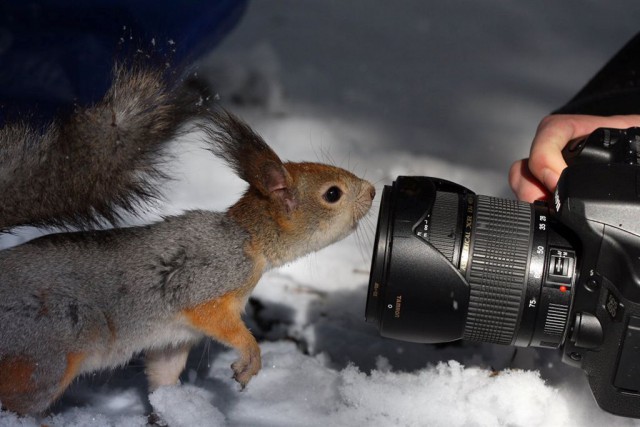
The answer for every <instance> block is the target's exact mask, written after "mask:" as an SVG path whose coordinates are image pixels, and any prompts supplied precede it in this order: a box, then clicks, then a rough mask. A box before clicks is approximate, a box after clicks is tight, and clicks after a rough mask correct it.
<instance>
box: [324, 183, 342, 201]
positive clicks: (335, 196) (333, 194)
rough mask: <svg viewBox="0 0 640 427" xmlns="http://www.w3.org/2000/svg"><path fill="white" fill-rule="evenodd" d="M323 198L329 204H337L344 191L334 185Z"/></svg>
mask: <svg viewBox="0 0 640 427" xmlns="http://www.w3.org/2000/svg"><path fill="white" fill-rule="evenodd" d="M322 197H323V198H324V199H325V200H326V201H327V202H329V203H335V202H337V201H338V200H340V197H342V190H341V189H340V188H338V187H336V186H335V185H334V186H333V187H331V188H329V189H328V190H327V191H326V192H325V193H324V194H323V195H322Z"/></svg>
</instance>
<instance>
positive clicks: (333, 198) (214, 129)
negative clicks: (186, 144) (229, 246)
mask: <svg viewBox="0 0 640 427" xmlns="http://www.w3.org/2000/svg"><path fill="white" fill-rule="evenodd" d="M212 119H213V120H212V122H211V123H210V124H208V125H206V126H205V127H204V129H205V131H206V133H207V134H208V136H209V137H210V138H208V142H209V143H210V144H211V148H210V150H211V151H212V152H214V153H215V154H216V155H218V156H220V157H222V158H223V159H224V160H225V161H226V162H227V163H228V164H229V165H230V166H231V167H232V168H233V169H234V170H235V172H236V173H237V175H238V176H239V177H240V178H242V179H244V180H245V181H246V182H248V183H249V188H248V189H247V191H246V193H245V194H244V195H243V196H242V198H241V199H240V200H239V201H238V202H237V203H236V204H235V205H233V206H232V207H231V208H230V209H229V215H230V216H231V217H232V218H233V219H234V220H236V221H237V222H238V223H239V224H240V225H241V226H243V227H244V228H245V229H247V230H248V232H249V234H250V235H251V236H252V245H253V247H254V250H256V251H258V252H261V253H262V254H263V255H264V256H265V258H266V261H267V262H268V263H269V264H270V265H272V266H277V265H281V264H284V263H286V262H289V261H292V260H294V259H296V258H298V257H300V256H303V255H306V254H308V253H310V252H313V251H316V250H319V249H321V248H323V247H325V246H327V245H329V244H331V243H334V242H336V241H338V240H341V239H343V238H344V237H346V236H347V235H348V234H350V233H351V232H352V231H353V230H354V229H355V228H356V226H357V224H358V221H359V220H360V219H361V218H362V217H363V216H364V215H365V214H366V213H367V212H368V211H369V208H370V207H371V203H372V201H373V198H374V197H375V189H374V187H373V186H372V185H371V184H370V183H369V182H367V181H365V180H363V179H361V178H358V177H357V176H355V175H354V174H352V173H351V172H349V171H347V170H345V169H342V168H339V167H335V166H330V165H326V164H322V163H309V162H301V163H296V162H286V163H284V162H282V161H281V160H280V158H279V157H278V156H277V155H276V153H275V152H274V151H273V150H272V149H271V148H270V147H269V146H268V145H267V144H266V143H265V142H264V140H263V139H262V138H261V137H260V136H259V135H257V134H256V133H255V132H254V131H253V130H252V129H251V128H250V127H249V126H248V125H246V124H245V123H243V122H242V121H241V120H239V119H238V118H236V117H234V116H233V115H231V114H230V113H228V112H226V111H221V112H215V113H212Z"/></svg>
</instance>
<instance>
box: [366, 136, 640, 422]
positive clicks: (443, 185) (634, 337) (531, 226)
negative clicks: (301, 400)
mask: <svg viewBox="0 0 640 427" xmlns="http://www.w3.org/2000/svg"><path fill="white" fill-rule="evenodd" d="M563 156H564V159H565V161H566V162H567V165H568V167H567V168H566V169H565V170H564V171H563V173H562V175H561V177H560V180H559V182H558V186H557V189H556V191H555V194H554V195H553V200H551V201H550V203H546V202H536V203H533V204H529V203H525V202H521V201H517V200H511V199H502V198H496V197H490V196H483V195H476V194H475V193H474V192H472V191H471V190H469V189H467V188H465V187H463V186H461V185H458V184H456V183H453V182H450V181H446V180H443V179H438V178H429V177H410V176H400V177H398V178H397V179H396V181H394V182H393V184H392V185H391V186H385V188H384V191H383V193H382V201H381V206H380V215H379V218H378V225H377V229H376V237H375V244H374V252H373V260H372V265H371V273H370V280H369V288H368V295H367V303H366V320H367V321H368V322H370V323H373V324H375V325H376V326H377V327H378V330H379V331H380V334H381V335H382V336H384V337H389V338H394V339H399V340H405V341H413V342H420V343H442V342H449V341H455V340H458V339H464V340H472V341H481V342H489V343H496V344H504V345H513V346H521V347H527V346H534V347H544V348H551V349H561V351H562V360H563V361H564V362H566V363H569V364H571V365H574V366H576V367H580V368H582V369H583V370H584V371H585V373H586V374H587V377H588V380H589V385H590V387H591V390H592V392H593V395H594V397H595V399H596V401H597V403H598V404H599V405H600V407H601V408H602V409H604V410H606V411H608V412H611V413H614V414H617V415H622V416H627V417H635V418H639V417H640V128H629V129H608V128H601V129H597V130H596V131H594V132H593V133H591V134H590V135H588V136H586V137H583V138H580V139H576V140H573V141H571V142H570V143H569V144H568V145H567V147H565V149H564V150H563Z"/></svg>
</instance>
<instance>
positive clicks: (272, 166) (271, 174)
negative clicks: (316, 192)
mask: <svg viewBox="0 0 640 427" xmlns="http://www.w3.org/2000/svg"><path fill="white" fill-rule="evenodd" d="M262 177H263V180H262V181H263V182H262V184H263V186H262V188H258V189H259V190H260V191H261V192H262V193H263V194H265V195H268V196H269V197H270V198H272V199H276V200H278V201H279V202H280V203H281V204H282V206H283V207H284V209H285V211H286V212H287V215H290V214H291V213H292V212H293V211H294V209H295V208H296V206H298V202H297V200H296V198H295V195H294V193H293V191H291V178H290V176H289V173H288V172H287V170H286V169H285V168H284V166H282V164H277V163H273V162H268V163H266V164H265V165H264V167H263V173H262Z"/></svg>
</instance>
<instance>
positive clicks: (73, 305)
mask: <svg viewBox="0 0 640 427" xmlns="http://www.w3.org/2000/svg"><path fill="white" fill-rule="evenodd" d="M247 239H248V235H247V233H246V232H245V231H244V230H242V229H240V228H239V227H238V226H237V225H236V224H235V223H234V222H233V221H232V220H230V219H229V218H227V217H226V215H225V214H223V213H215V212H204V211H191V212H188V213H185V214H184V215H181V216H177V217H171V218H167V219H166V220H165V221H162V222H158V223H156V224H152V225H149V226H145V227H135V228H125V229H118V230H104V231H94V232H78V233H66V234H54V235H48V236H44V237H41V238H39V239H36V240H33V241H31V242H28V243H26V244H24V245H21V246H18V247H15V248H12V249H9V250H5V251H2V252H0V284H2V286H0V358H1V357H2V356H7V355H22V354H28V355H29V356H30V357H31V358H33V359H34V360H38V361H39V365H38V370H37V371H36V372H35V373H34V380H35V381H36V382H37V383H39V384H40V383H42V384H47V382H49V381H50V382H51V385H50V386H49V387H44V388H45V389H46V390H47V392H45V393H43V394H44V396H43V397H46V398H47V399H44V400H43V401H42V402H39V404H38V405H37V406H36V410H44V409H46V407H47V406H48V404H49V399H50V391H51V390H50V388H51V387H55V386H57V384H58V381H59V378H60V377H61V376H62V374H63V372H64V369H65V367H66V355H67V354H68V353H72V352H83V353H88V354H89V355H100V356H101V357H102V359H103V360H109V364H108V365H107V366H101V367H103V368H104V367H109V365H110V366H112V367H114V366H117V365H123V364H125V363H126V362H128V361H129V360H130V359H131V357H132V356H133V355H135V353H137V352H139V351H141V350H142V349H149V348H162V347H165V346H167V345H175V344H176V343H177V342H180V341H185V342H189V341H190V342H193V341H195V340H197V339H199V338H201V336H202V335H201V334H199V333H198V332H196V331H195V330H193V329H191V328H188V327H187V326H185V325H183V324H181V323H180V322H178V321H177V319H176V314H177V313H179V312H180V311H181V310H183V309H186V308H189V307H192V306H194V305H196V304H198V303H200V302H203V301H208V300H211V299H214V298H217V297H220V296H222V295H224V294H225V293H227V292H229V291H232V290H234V289H236V288H238V287H240V286H241V285H242V284H243V283H244V282H245V281H246V277H247V276H248V275H249V273H250V271H251V267H252V266H251V263H250V262H249V261H248V259H247V257H246V256H245V254H244V245H245V244H246V243H247ZM52 266H55V268H52ZM172 328H175V330H172ZM176 334H182V337H181V338H180V337H179V338H178V339H176ZM165 335H166V336H167V338H166V339H164V340H163V336H165ZM96 337H99V339H96ZM89 365H90V364H89ZM87 368H91V366H88V367H87ZM89 370H90V369H89Z"/></svg>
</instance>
